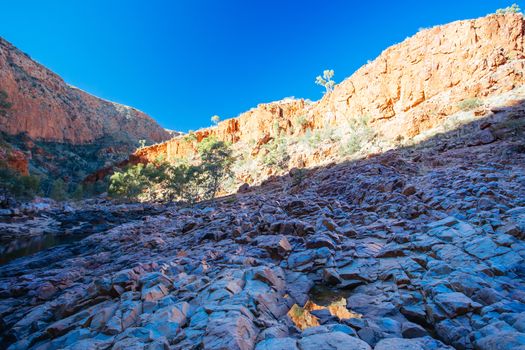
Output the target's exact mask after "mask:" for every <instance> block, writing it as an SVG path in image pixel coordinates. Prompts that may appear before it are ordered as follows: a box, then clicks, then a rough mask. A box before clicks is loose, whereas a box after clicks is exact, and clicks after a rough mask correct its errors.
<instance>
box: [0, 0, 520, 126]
mask: <svg viewBox="0 0 525 350" xmlns="http://www.w3.org/2000/svg"><path fill="white" fill-rule="evenodd" d="M517 3H518V4H520V5H521V6H522V7H524V6H523V5H524V4H523V3H522V1H518V2H517ZM511 4H512V1H499V0H467V1H464V0H461V1H458V0H455V1H449V0H440V1H420V0H418V1H412V0H410V1H392V0H390V1H377V0H376V1H359V2H358V1H350V0H347V1H344V0H340V1H339V0H320V1H309V0H301V1H299V0H298V1H286V0H253V1H250V0H216V1H211V0H210V1H204V0H202V1H200V0H184V1H183V0H173V1H168V0H166V1H161V0H148V1H135V0H126V1H123V0H122V1H120V0H119V1H117V0H115V1H111V0H91V1H71V0H68V1H65V0H64V1H53V0H47V1H42V0H35V1H23V0H21V1H4V2H3V3H2V5H1V10H0V36H2V37H4V38H5V39H7V40H8V41H10V42H12V43H13V44H14V45H16V46H17V47H18V48H20V49H21V50H22V51H24V52H26V53H28V54H29V55H30V56H31V57H33V58H34V59H36V60H37V61H38V62H40V63H42V64H44V65H45V66H47V67H48V68H50V69H51V70H53V71H54V72H56V73H58V74H59V75H61V76H62V77H63V78H64V80H65V81H66V82H68V83H70V84H72V85H74V86H77V87H79V88H81V89H84V90H86V91H88V92H90V93H92V94H94V95H97V96H100V97H102V98H105V99H109V100H112V101H115V102H120V103H124V104H127V105H130V106H133V107H136V108H138V109H140V110H142V111H144V112H146V113H147V114H149V115H150V116H152V117H153V118H155V119H156V120H157V121H158V122H159V123H160V124H161V125H162V126H164V127H166V128H169V129H175V130H182V131H187V130H189V129H198V128H199V127H204V126H208V125H210V117H211V116H212V115H214V114H218V115H219V116H220V117H221V118H222V119H226V118H231V117H235V116H237V115H238V114H239V113H241V112H243V111H246V110H248V109H249V108H251V107H254V106H256V105H257V104H258V103H261V102H269V101H274V100H279V99H282V98H284V97H288V96H295V97H304V98H310V99H312V100H317V99H319V98H320V97H321V95H322V89H321V87H319V86H317V85H315V84H314V80H315V77H316V75H318V74H319V73H321V72H322V70H323V69H334V70H335V80H336V82H339V81H341V80H343V79H344V78H345V77H347V76H350V75H351V74H352V73H353V72H354V71H355V70H356V69H358V68H359V67H360V66H361V65H363V64H364V63H366V61H367V60H369V59H370V60H371V59H374V58H375V57H377V56H378V55H379V54H380V53H381V51H383V50H384V49H386V48H387V47H388V46H390V45H392V44H395V43H398V42H400V41H402V40H404V39H405V38H406V37H407V36H411V35H413V34H415V33H416V32H417V31H418V29H419V28H420V27H429V26H433V25H437V24H444V23H447V22H450V21H454V20H459V19H466V18H475V17H479V16H484V15H486V14H488V13H490V12H494V11H495V9H497V8H500V7H506V6H509V5H511Z"/></svg>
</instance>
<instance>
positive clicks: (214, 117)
mask: <svg viewBox="0 0 525 350" xmlns="http://www.w3.org/2000/svg"><path fill="white" fill-rule="evenodd" d="M220 121H221V117H219V116H218V115H214V116H213V117H211V122H212V123H213V124H215V125H218V124H219V122H220Z"/></svg>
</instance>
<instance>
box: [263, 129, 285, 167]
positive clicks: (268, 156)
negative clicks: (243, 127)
mask: <svg viewBox="0 0 525 350" xmlns="http://www.w3.org/2000/svg"><path fill="white" fill-rule="evenodd" d="M263 147H264V149H265V150H266V153H264V155H263V157H262V163H263V164H264V165H265V166H268V167H277V168H278V169H286V168H287V167H288V161H289V160H290V155H289V154H288V144H287V142H286V138H285V137H284V135H282V134H278V135H277V136H275V137H274V138H273V139H272V140H271V141H270V142H268V143H267V144H265V145H264V146H263Z"/></svg>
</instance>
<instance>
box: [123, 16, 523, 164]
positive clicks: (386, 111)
mask: <svg viewBox="0 0 525 350" xmlns="http://www.w3.org/2000/svg"><path fill="white" fill-rule="evenodd" d="M524 28H525V26H524V18H523V16H522V15H521V14H507V15H490V16H487V17H483V18H479V19H475V20H466V21H458V22H454V23H450V24H447V25H443V26H437V27H434V28H431V29H426V30H422V31H420V32H419V33H417V34H416V35H414V36H413V37H411V38H408V39H406V40H405V41H403V42H402V43H400V44H397V45H394V46H392V47H390V48H388V49H387V50H385V51H384V52H383V53H382V54H381V55H380V56H379V57H378V58H377V59H375V60H374V61H372V62H370V63H368V64H366V65H364V66H363V67H362V68H361V69H359V70H358V71H357V72H356V73H355V74H354V75H352V76H351V77H349V78H348V79H346V80H344V81H343V82H341V83H340V84H338V85H336V86H335V88H334V91H333V92H332V93H329V94H326V95H325V96H324V98H323V99H321V100H320V101H318V102H316V103H310V102H307V101H304V100H291V101H289V100H284V101H280V102H275V103H269V104H261V105H259V106H258V107H257V108H255V109H253V110H250V111H248V112H246V113H243V114H241V115H240V116H239V117H237V118H233V119H229V120H225V121H223V122H220V123H219V124H218V126H216V127H210V128H206V129H202V130H199V131H197V132H195V138H196V140H197V142H198V141H200V140H202V139H203V138H204V137H206V136H208V135H214V136H216V137H217V138H218V139H219V140H223V141H230V142H233V143H243V147H246V145H251V147H252V153H254V154H257V152H258V150H259V149H260V146H261V145H263V144H265V143H267V142H268V141H269V140H271V139H272V138H273V137H276V133H283V134H285V135H292V134H294V135H302V134H305V133H306V132H308V130H316V129H323V128H325V127H326V126H327V125H328V126H331V127H334V128H348V123H349V122H351V121H352V120H355V119H359V118H366V119H367V120H369V124H370V126H371V127H372V128H373V129H374V131H375V132H376V133H377V134H379V135H380V136H381V137H382V138H384V139H387V140H395V139H411V138H413V137H414V136H416V135H418V134H420V133H422V132H424V131H425V130H428V129H430V128H432V127H434V126H436V125H439V124H442V123H443V122H444V121H445V120H446V119H447V117H448V116H450V115H451V114H453V113H455V112H457V111H458V110H459V107H458V103H460V102H461V101H464V100H466V99H472V98H485V97H487V96H494V95H498V94H501V93H504V92H507V91H509V90H512V89H514V88H515V87H518V86H520V85H522V84H523V83H525V76H524V72H525V51H524V38H525V35H524ZM254 145H255V146H254ZM194 152H195V142H194V140H192V139H188V138H185V137H177V138H174V139H172V140H170V141H167V142H165V143H162V144H158V145H154V146H151V147H147V148H144V149H141V150H139V151H138V152H137V153H136V154H134V155H133V156H132V158H131V160H132V162H136V161H139V160H142V161H151V160H154V159H156V158H157V157H158V156H159V155H161V156H163V157H164V158H165V159H174V158H181V157H187V156H188V155H191V154H193V153H194ZM322 158H323V157H318V159H314V158H312V159H306V160H305V161H304V162H305V164H308V165H316V164H317V163H318V160H319V159H322Z"/></svg>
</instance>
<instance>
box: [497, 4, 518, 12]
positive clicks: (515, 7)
mask: <svg viewBox="0 0 525 350" xmlns="http://www.w3.org/2000/svg"><path fill="white" fill-rule="evenodd" d="M520 12H521V8H520V7H519V5H518V4H512V5H511V6H508V7H505V8H501V9H497V10H496V14H497V15H505V14H508V13H520Z"/></svg>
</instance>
